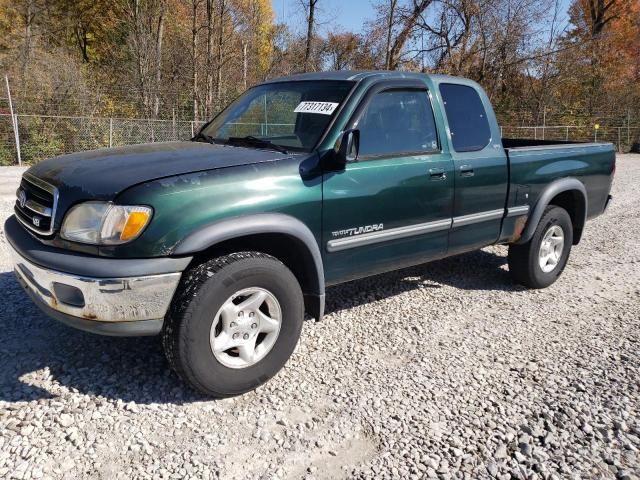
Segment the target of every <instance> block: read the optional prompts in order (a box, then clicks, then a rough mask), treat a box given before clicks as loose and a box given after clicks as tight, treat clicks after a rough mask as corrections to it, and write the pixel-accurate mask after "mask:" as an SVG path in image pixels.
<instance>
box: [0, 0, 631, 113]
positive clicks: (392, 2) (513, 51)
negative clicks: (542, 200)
mask: <svg viewBox="0 0 640 480" xmlns="http://www.w3.org/2000/svg"><path fill="white" fill-rule="evenodd" d="M324 3H326V2H324ZM362 3H363V9H365V10H366V11H365V16H366V18H368V20H367V22H366V23H365V24H364V25H363V27H362V28H361V29H360V30H359V31H357V32H347V31H342V30H340V29H337V28H333V27H332V24H333V23H334V22H333V21H334V20H336V17H335V14H334V13H333V12H331V11H328V9H326V8H323V7H324V5H323V0H297V1H292V2H290V4H289V6H290V8H291V9H292V10H294V9H295V8H297V9H298V10H297V11H295V12H292V15H293V14H295V15H297V16H298V17H299V18H300V19H301V25H300V27H299V28H294V29H292V28H291V26H290V25H289V26H287V25H284V24H277V23H276V20H275V15H274V11H273V7H272V4H271V2H270V1H268V0H0V71H1V72H3V73H6V74H8V75H9V77H10V79H11V82H12V84H13V88H14V90H15V97H16V103H17V105H18V106H19V108H20V111H21V112H22V113H38V114H52V115H89V116H107V117H110V116H116V117H138V118H181V119H189V120H192V119H196V120H203V119H207V118H209V117H211V116H212V115H213V114H214V113H215V112H217V111H219V109H220V108H221V107H222V106H224V105H225V104H226V103H228V102H229V101H230V100H231V99H232V98H234V97H235V96H237V95H238V94H239V93H240V92H241V91H242V90H244V89H245V88H246V87H248V86H251V85H253V84H255V83H257V82H260V81H262V80H264V79H267V78H272V77H276V76H280V75H286V74H291V73H296V72H300V71H304V70H320V69H385V68H387V69H399V70H415V71H425V72H437V73H450V74H455V75H464V76H467V77H471V78H473V79H475V80H477V81H479V82H480V83H481V84H482V85H483V86H484V87H485V89H486V90H487V92H488V93H489V95H490V96H491V99H492V101H493V102H494V104H495V105H496V106H497V109H498V111H499V114H500V117H501V119H502V120H503V122H507V123H510V124H515V123H526V122H530V123H535V124H540V123H541V122H543V121H545V122H547V123H548V118H547V117H546V116H547V115H548V114H549V115H556V118H554V119H553V121H554V122H556V123H559V122H565V123H567V124H570V123H572V122H573V123H579V122H592V121H593V119H594V118H603V117H606V118H608V119H609V120H610V121H611V122H613V123H616V122H617V123H618V124H621V122H624V121H627V122H628V121H630V118H631V117H633V119H634V121H636V122H637V120H635V119H637V118H638V112H639V111H640V88H639V86H638V85H639V80H640V0H574V1H573V2H572V3H571V4H570V7H569V9H568V11H566V6H565V7H563V5H566V4H564V2H561V1H559V0H555V1H554V0H540V1H538V0H437V1H436V0H378V2H377V3H375V4H374V5H373V6H372V5H371V4H370V3H369V2H362ZM338 20H339V19H338ZM547 112H551V113H547ZM543 115H544V118H543Z"/></svg>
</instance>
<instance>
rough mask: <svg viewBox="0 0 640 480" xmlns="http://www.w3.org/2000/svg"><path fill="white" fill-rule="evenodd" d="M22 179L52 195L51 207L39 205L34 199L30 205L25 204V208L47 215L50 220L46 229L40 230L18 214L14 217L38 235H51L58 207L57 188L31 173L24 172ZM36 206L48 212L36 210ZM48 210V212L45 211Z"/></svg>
mask: <svg viewBox="0 0 640 480" xmlns="http://www.w3.org/2000/svg"><path fill="white" fill-rule="evenodd" d="M22 179H23V180H24V181H26V182H28V183H30V184H32V185H35V186H36V187H37V188H40V189H41V190H44V191H46V192H48V193H50V194H51V196H52V197H53V205H52V207H51V208H50V209H49V208H48V207H45V206H43V205H40V204H39V203H38V202H35V201H33V200H32V201H31V205H27V204H25V207H26V208H29V210H31V211H33V212H35V213H38V214H39V215H42V216H44V217H48V218H50V219H51V220H50V222H49V229H48V230H41V229H39V228H36V227H35V226H33V225H32V224H30V223H28V222H26V221H25V220H24V219H22V217H21V216H20V215H16V218H17V219H18V221H19V222H20V223H21V224H22V225H24V226H25V227H26V228H28V229H29V230H31V231H32V232H34V233H36V234H38V235H44V236H48V235H52V234H53V232H54V230H55V218H56V209H57V207H58V198H59V193H58V189H57V188H56V187H54V186H53V185H50V184H49V183H47V182H45V181H43V180H40V179H39V178H37V177H34V176H33V175H31V174H29V173H24V174H23V175H22ZM31 206H33V207H34V208H31ZM37 208H42V209H44V211H45V212H46V213H49V215H46V213H45V212H43V213H41V212H39V211H38V210H36V209H37ZM47 211H48V212H47Z"/></svg>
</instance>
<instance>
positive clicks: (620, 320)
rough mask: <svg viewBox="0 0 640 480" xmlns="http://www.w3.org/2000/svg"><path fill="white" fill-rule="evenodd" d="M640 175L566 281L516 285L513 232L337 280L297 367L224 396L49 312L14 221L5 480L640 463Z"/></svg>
mask: <svg viewBox="0 0 640 480" xmlns="http://www.w3.org/2000/svg"><path fill="white" fill-rule="evenodd" d="M18 173H19V171H18V170H16V169H3V170H2V171H0V184H2V186H0V217H1V218H3V219H4V217H6V216H7V215H9V214H10V204H11V199H12V197H13V195H14V191H15V186H16V184H17V175H18ZM639 183H640V156H631V155H626V156H625V155H621V156H620V157H619V160H618V172H617V177H616V181H615V185H614V191H613V194H614V199H615V201H614V203H613V204H612V206H611V208H610V210H609V211H608V212H607V214H606V215H604V216H602V217H599V218H598V219H596V220H594V221H592V222H590V223H589V224H588V227H587V229H586V232H585V237H584V238H583V241H582V243H581V244H580V245H579V246H578V247H576V248H574V250H573V252H572V255H571V258H570V261H569V265H568V267H567V269H566V271H565V273H564V275H563V276H562V278H561V279H560V280H559V281H558V282H557V283H556V284H555V285H553V286H552V287H550V288H548V289H546V290H542V291H530V290H525V289H524V288H521V287H518V286H515V285H513V284H512V282H511V280H510V278H509V274H508V272H507V266H506V257H505V256H506V248H504V247H495V248H487V249H484V250H482V251H479V252H475V253H471V254H467V255H463V256H459V257H456V258H452V259H447V260H443V261H439V262H435V263H432V264H430V265H425V266H421V267H416V268H412V269H408V270H403V271H400V272H395V273H391V274H386V275H381V276H378V277H374V278H371V279H367V280H363V281H357V282H353V283H350V284H347V285H344V286H341V287H336V288H333V289H331V290H330V291H329V292H328V315H327V316H326V318H325V320H324V321H323V322H321V323H313V322H306V324H305V327H304V331H303V335H302V339H301V343H300V345H299V347H298V349H297V350H296V353H295V354H294V356H293V358H292V360H291V361H290V362H289V364H288V365H287V366H286V368H285V369H284V370H283V372H281V373H280V374H279V375H278V376H277V377H276V378H275V379H274V380H272V381H271V382H269V383H268V384H267V385H266V386H264V387H262V388H260V389H259V390H258V391H256V392H254V393H250V394H247V395H244V396H242V397H238V398H233V399H228V400H223V401H211V400H208V399H206V398H202V397H199V396H197V395H195V394H194V393H193V392H191V391H190V390H188V389H187V388H185V387H184V386H183V385H182V384H180V383H179V381H178V380H177V378H176V377H175V375H173V374H172V373H171V372H170V371H169V369H168V367H167V363H166V361H165V359H164V357H163V354H162V351H161V348H160V342H159V340H158V339H156V338H139V339H135V338H134V339H121V338H107V337H99V336H93V335H90V334H85V333H81V332H77V331H74V330H70V329H67V328H66V327H64V326H62V325H59V324H57V323H56V322H55V321H53V320H49V319H47V318H45V317H44V316H43V315H42V314H40V313H39V312H38V311H37V310H36V308H35V307H33V306H32V305H31V303H30V302H29V301H28V299H27V297H26V296H25V294H24V293H23V292H22V291H21V290H20V288H19V286H18V284H17V283H16V281H15V280H14V278H13V274H12V273H10V270H11V267H10V260H9V258H8V256H7V254H6V245H5V241H4V236H3V235H1V236H0V272H2V273H0V289H1V291H2V293H3V304H2V311H1V312H0V328H1V329H2V334H1V336H0V365H1V370H0V477H5V476H7V477H9V478H48V477H50V478H70V479H76V478H127V479H128V478H204V479H206V478H218V477H219V478H331V479H333V478H340V477H346V478H351V477H361V478H391V477H393V478H442V479H447V478H452V479H453V478H487V477H496V478H500V479H509V478H516V479H521V478H527V479H538V478H545V479H546V478H551V479H564V478H617V479H620V480H621V479H632V478H638V477H639V476H640V452H639V451H638V449H640V420H639V417H638V414H639V413H640V412H639V410H640V376H639V374H640V371H639V370H640V368H639V366H640V345H639V341H640V319H639V318H640V241H639V240H638V236H637V235H638V227H639V226H640V193H639V192H640V191H639V189H638V184H639Z"/></svg>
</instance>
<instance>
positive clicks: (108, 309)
mask: <svg viewBox="0 0 640 480" xmlns="http://www.w3.org/2000/svg"><path fill="white" fill-rule="evenodd" d="M9 247H10V249H11V252H12V255H13V263H14V270H15V272H16V275H17V276H18V279H19V280H20V283H22V284H23V286H24V287H25V289H27V290H28V293H29V294H30V295H31V296H32V298H34V300H36V301H37V300H39V301H41V302H42V303H43V304H44V305H46V306H47V307H49V309H52V310H54V311H56V312H60V313H62V314H64V315H66V316H71V317H75V319H77V320H80V321H83V320H84V321H89V322H88V323H94V324H97V323H102V322H104V323H105V324H107V323H110V324H111V323H126V322H136V321H141V320H160V321H161V320H162V319H163V318H164V316H165V314H166V313H167V310H168V308H169V305H170V303H171V299H172V298H173V294H174V292H175V290H176V288H177V286H178V282H179V281H180V277H181V276H182V273H180V272H177V273H166V274H161V275H149V276H141V277H126V278H90V277H81V276H76V275H71V274H68V273H62V272H57V271H54V270H48V269H45V268H42V267H39V266H37V265H34V264H33V263H31V262H29V261H27V260H25V259H24V258H23V257H22V256H20V254H18V253H17V252H16V251H15V250H14V249H13V248H11V245H9ZM79 328H82V327H79Z"/></svg>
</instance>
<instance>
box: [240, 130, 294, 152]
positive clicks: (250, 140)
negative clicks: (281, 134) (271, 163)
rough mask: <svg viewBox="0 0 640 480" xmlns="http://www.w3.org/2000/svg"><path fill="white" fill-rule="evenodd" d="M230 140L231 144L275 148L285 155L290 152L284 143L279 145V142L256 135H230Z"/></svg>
mask: <svg viewBox="0 0 640 480" xmlns="http://www.w3.org/2000/svg"><path fill="white" fill-rule="evenodd" d="M228 142H229V143H230V144H233V143H235V144H244V145H250V146H255V147H267V148H271V149H273V150H276V151H278V152H280V153H284V154H285V155H286V154H287V153H289V151H288V150H287V149H286V148H284V147H283V146H282V145H278V144H277V143H273V142H272V141H270V140H265V139H263V138H258V137H254V136H253V135H247V136H246V137H229V140H228Z"/></svg>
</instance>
